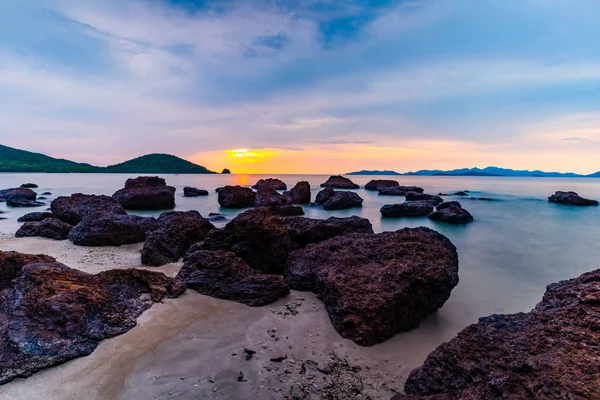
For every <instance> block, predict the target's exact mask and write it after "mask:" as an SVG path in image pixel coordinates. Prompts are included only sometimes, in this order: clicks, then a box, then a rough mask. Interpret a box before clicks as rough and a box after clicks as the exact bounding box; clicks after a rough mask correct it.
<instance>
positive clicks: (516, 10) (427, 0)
mask: <svg viewBox="0 0 600 400" xmlns="http://www.w3.org/2000/svg"><path fill="white" fill-rule="evenodd" d="M598 21H600V2H599V1H597V0H577V1H576V2H574V1H572V0H502V1H498V0H404V1H402V0H382V1H376V0H323V1H313V0H287V1H285V0H221V1H212V0H128V1H122V0H88V1H80V0H1V1H0V144H4V145H7V146H12V147H17V148H21V149H25V150H30V151H37V152H42V153H44V154H48V155H51V156H54V157H62V158H68V159H72V160H74V161H80V162H90V163H92V164H96V165H109V164H114V163H117V162H121V161H124V160H126V159H129V158H133V157H136V156H140V155H143V154H147V153H170V154H175V155H177V156H180V157H182V158H185V159H188V160H190V161H193V162H196V163H198V164H201V165H204V166H206V167H208V168H210V169H213V170H221V169H223V168H230V169H231V170H232V171H233V172H240V173H344V172H349V171H354V170H361V169H389V170H396V171H400V172H406V171H415V170H418V169H434V168H435V169H453V168H463V167H476V166H477V167H485V166H488V165H494V166H501V167H507V168H515V169H542V170H546V171H562V172H566V171H572V172H578V173H592V172H596V171H599V170H600V156H599V155H600V46H599V45H598V38H600V24H599V23H598Z"/></svg>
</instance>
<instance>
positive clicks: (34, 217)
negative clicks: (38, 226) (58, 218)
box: [17, 211, 55, 222]
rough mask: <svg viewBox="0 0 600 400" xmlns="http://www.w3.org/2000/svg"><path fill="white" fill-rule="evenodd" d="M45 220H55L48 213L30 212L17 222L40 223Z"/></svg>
mask: <svg viewBox="0 0 600 400" xmlns="http://www.w3.org/2000/svg"><path fill="white" fill-rule="evenodd" d="M46 218H55V217H54V214H52V213H51V212H48V211H43V212H32V213H29V214H25V215H23V216H21V217H19V218H18V219H17V222H40V221H41V220H44V219H46Z"/></svg>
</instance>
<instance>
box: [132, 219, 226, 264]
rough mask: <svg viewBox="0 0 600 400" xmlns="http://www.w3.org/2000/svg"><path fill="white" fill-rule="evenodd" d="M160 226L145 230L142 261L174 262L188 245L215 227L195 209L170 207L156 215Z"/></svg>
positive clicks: (181, 255) (152, 262)
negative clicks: (172, 209) (170, 209)
mask: <svg viewBox="0 0 600 400" xmlns="http://www.w3.org/2000/svg"><path fill="white" fill-rule="evenodd" d="M157 222H158V225H159V228H158V229H156V230H154V231H152V232H151V233H149V234H148V237H147V239H146V243H144V247H143V248H142V264H143V265H152V266H159V265H164V264H168V263H172V262H177V260H179V259H180V258H181V257H183V256H184V255H185V253H186V252H187V251H188V250H189V249H190V247H191V246H192V245H193V244H195V243H198V242H199V241H201V240H204V239H205V238H206V236H207V235H208V233H209V232H210V231H211V230H213V229H215V227H214V225H213V224H211V223H210V222H209V221H208V220H207V219H205V218H203V217H202V215H200V213H199V212H198V211H185V212H184V211H171V212H166V213H162V214H161V215H160V217H158V221H157Z"/></svg>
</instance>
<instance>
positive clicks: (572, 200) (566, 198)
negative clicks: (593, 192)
mask: <svg viewBox="0 0 600 400" xmlns="http://www.w3.org/2000/svg"><path fill="white" fill-rule="evenodd" d="M548 201H549V202H551V203H559V204H571V205H574V206H597V205H598V202H597V201H596V200H589V199H584V198H583V197H581V196H579V195H578V194H577V193H575V192H561V191H558V192H556V193H554V194H553V195H552V196H550V197H548Z"/></svg>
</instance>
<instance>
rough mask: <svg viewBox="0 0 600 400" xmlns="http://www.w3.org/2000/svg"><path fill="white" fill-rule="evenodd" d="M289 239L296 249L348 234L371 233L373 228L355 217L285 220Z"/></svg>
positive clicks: (367, 221)
mask: <svg viewBox="0 0 600 400" xmlns="http://www.w3.org/2000/svg"><path fill="white" fill-rule="evenodd" d="M283 223H284V224H285V226H286V228H287V230H288V232H289V234H290V237H291V238H292V241H293V242H294V244H296V245H297V246H298V247H305V246H307V245H309V244H311V243H319V242H322V241H324V240H327V239H331V238H334V237H336V236H341V235H347V234H349V233H373V226H372V225H371V222H369V220H368V219H366V218H360V217H357V216H352V217H346V218H337V217H330V218H327V219H312V218H304V217H297V218H286V219H285V220H283Z"/></svg>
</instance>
